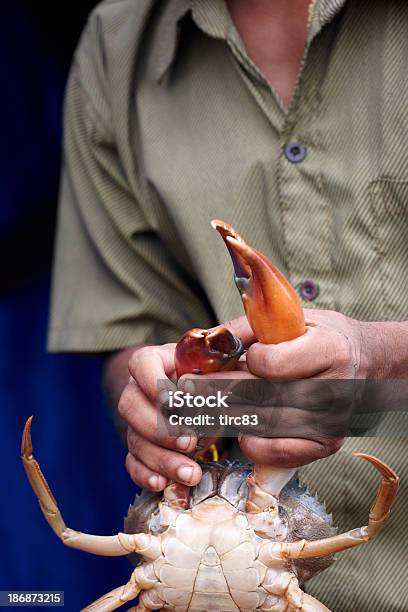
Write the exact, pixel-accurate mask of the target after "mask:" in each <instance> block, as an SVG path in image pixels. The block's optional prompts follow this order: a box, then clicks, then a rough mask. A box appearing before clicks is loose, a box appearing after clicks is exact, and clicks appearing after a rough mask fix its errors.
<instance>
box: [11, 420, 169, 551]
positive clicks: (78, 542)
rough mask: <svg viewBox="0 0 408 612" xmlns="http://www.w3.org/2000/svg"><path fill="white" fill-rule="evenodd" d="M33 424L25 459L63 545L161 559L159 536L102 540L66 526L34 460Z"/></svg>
mask: <svg viewBox="0 0 408 612" xmlns="http://www.w3.org/2000/svg"><path fill="white" fill-rule="evenodd" d="M31 422H32V417H30V418H29V419H28V420H27V423H26V425H25V427H24V433H23V439H22V443H21V455H22V457H21V458H22V461H23V465H24V469H25V471H26V474H27V477H28V480H29V481H30V484H31V487H32V489H33V491H34V493H35V494H36V495H37V498H38V502H39V504H40V508H41V510H42V513H43V514H44V516H45V518H46V519H47V521H48V523H49V525H50V526H51V528H52V529H53V531H54V533H56V535H57V536H58V537H59V538H60V539H61V540H62V542H63V543H64V544H65V545H66V546H69V547H70V548H78V549H79V550H84V551H86V552H90V553H93V554H95V555H105V556H121V555H128V554H129V553H131V552H137V553H138V554H140V555H142V556H144V557H145V558H146V559H157V558H158V557H159V556H160V554H161V547H160V541H159V539H158V538H157V537H155V536H152V535H149V534H146V533H137V534H132V535H129V534H125V533H118V534H117V535H114V536H99V535H91V534H88V533H81V532H80V531H75V530H74V529H70V528H69V527H67V526H66V525H65V522H64V519H63V518H62V515H61V512H60V510H59V508H58V504H57V501H56V499H55V497H54V495H53V494H52V492H51V489H50V487H49V486H48V483H47V481H46V480H45V477H44V475H43V473H42V471H41V468H40V466H39V465H38V463H37V461H36V460H35V458H34V456H33V446H32V442H31Z"/></svg>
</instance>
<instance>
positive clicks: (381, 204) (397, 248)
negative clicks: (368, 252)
mask: <svg viewBox="0 0 408 612" xmlns="http://www.w3.org/2000/svg"><path fill="white" fill-rule="evenodd" d="M369 193H370V206H371V214H372V222H373V236H374V244H375V249H376V256H377V257H376V259H377V263H378V268H377V270H376V275H378V276H377V278H378V279H379V284H380V285H381V291H380V293H381V299H382V301H383V303H382V308H381V310H382V312H383V314H384V315H385V317H386V318H390V319H406V318H408V291H407V277H408V215H407V213H408V180H405V179H389V178H378V179H375V180H373V181H371V182H370V185H369Z"/></svg>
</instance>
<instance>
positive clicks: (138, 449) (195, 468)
mask: <svg viewBox="0 0 408 612" xmlns="http://www.w3.org/2000/svg"><path fill="white" fill-rule="evenodd" d="M128 448H129V452H130V453H131V454H132V455H133V457H135V459H138V460H139V461H141V462H142V463H144V464H145V465H146V467H148V468H149V469H150V470H152V471H153V472H155V473H157V474H160V475H161V476H164V477H165V478H168V479H169V480H175V481H176V482H180V483H182V484H187V485H190V486H191V485H196V484H197V483H198V482H199V481H200V478H201V475H202V472H201V468H200V466H199V465H198V464H197V463H195V461H193V460H192V459H190V458H189V457H185V456H184V455H182V454H181V453H176V452H174V451H171V450H167V449H165V448H161V447H160V446H156V445H155V444H152V442H150V441H149V440H147V439H146V438H144V437H142V436H140V435H139V434H137V433H136V432H134V431H132V430H131V429H129V430H128Z"/></svg>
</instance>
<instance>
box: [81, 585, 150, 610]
mask: <svg viewBox="0 0 408 612" xmlns="http://www.w3.org/2000/svg"><path fill="white" fill-rule="evenodd" d="M126 586H127V585H123V586H120V587H117V588H116V589H113V591H110V592H109V593H106V595H103V596H102V597H100V598H99V599H97V600H96V601H94V602H93V603H91V604H89V606H87V607H86V608H83V610H82V611H81V612H112V610H117V609H118V608H120V607H121V606H124V605H125V603H127V602H128V601H130V600H131V599H134V598H135V597H137V596H138V595H139V593H140V588H138V587H135V590H134V594H132V595H131V596H130V595H129V596H126V597H125V598H124V597H123V593H124V590H125V588H126Z"/></svg>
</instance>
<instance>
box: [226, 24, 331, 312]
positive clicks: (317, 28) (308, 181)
mask: <svg viewBox="0 0 408 612" xmlns="http://www.w3.org/2000/svg"><path fill="white" fill-rule="evenodd" d="M226 41H227V44H228V46H229V49H230V52H231V55H232V56H233V59H234V64H235V66H236V67H237V69H238V71H239V73H240V75H241V77H242V78H243V80H244V82H245V84H246V86H247V87H248V89H249V90H250V92H251V93H252V95H253V97H254V98H255V100H256V102H257V103H258V106H259V107H260V109H261V110H262V112H263V113H264V114H265V115H266V117H267V118H268V120H269V122H270V124H271V126H272V127H273V128H274V129H275V130H276V133H277V134H278V136H279V139H280V150H281V152H280V156H279V167H278V184H279V193H280V210H281V215H282V240H283V241H284V244H285V251H286V263H287V268H288V272H289V276H290V280H291V282H292V283H293V284H294V285H295V287H296V288H297V290H298V293H299V296H300V298H301V300H302V302H303V304H304V306H305V307H310V306H314V307H318V308H328V309H334V308H335V286H334V281H333V276H334V270H333V263H334V262H333V261H332V244H333V235H332V223H333V220H332V214H331V210H330V202H328V201H327V199H325V197H324V194H323V190H322V176H321V174H320V171H319V169H314V170H313V173H312V171H311V170H310V168H308V161H309V160H308V156H309V159H311V156H313V155H314V152H315V148H317V147H318V138H316V135H313V134H312V133H311V132H312V130H313V128H311V127H310V126H311V124H312V123H313V122H315V121H316V120H317V111H318V104H319V99H320V92H319V84H320V81H321V78H322V76H321V75H322V72H320V71H319V68H321V69H322V71H323V67H322V58H324V57H325V54H324V53H323V52H322V45H323V47H324V46H325V45H328V43H329V40H328V37H327V33H326V32H325V31H324V30H323V28H322V24H321V23H319V19H318V15H316V16H315V18H314V19H312V22H311V24H310V28H309V33H308V37H307V41H306V45H305V51H304V56H303V60H302V64H301V68H300V71H299V75H298V79H297V82H296V85H295V90H294V93H293V96H292V99H291V102H290V104H289V106H288V107H285V106H284V104H283V103H282V100H281V99H280V97H279V95H278V94H277V92H276V91H275V90H274V88H273V86H272V85H271V84H270V83H269V81H268V80H267V79H266V77H265V76H264V75H263V74H262V72H261V71H260V70H259V69H258V68H257V66H256V65H255V64H254V63H253V62H252V61H251V59H250V58H249V57H248V55H247V54H246V52H245V50H244V48H243V45H242V42H241V41H240V39H239V36H238V34H237V32H236V30H235V28H234V27H233V26H231V27H230V28H229V29H228V33H227V37H226ZM306 77H307V78H306ZM305 116H307V117H308V119H306V120H302V119H303V118H304V117H305ZM311 117H312V121H311V120H310V118H311ZM275 205H276V203H275ZM305 263H306V265H305Z"/></svg>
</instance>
